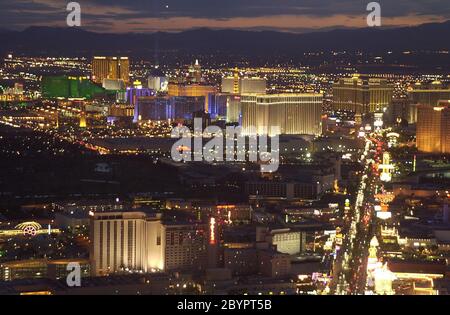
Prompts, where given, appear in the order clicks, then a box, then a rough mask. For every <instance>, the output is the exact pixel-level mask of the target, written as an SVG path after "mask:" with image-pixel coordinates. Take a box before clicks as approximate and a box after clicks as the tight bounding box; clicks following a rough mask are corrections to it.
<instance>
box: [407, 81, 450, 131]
mask: <svg viewBox="0 0 450 315" xmlns="http://www.w3.org/2000/svg"><path fill="white" fill-rule="evenodd" d="M449 99H450V87H448V86H446V85H444V84H442V82H440V81H433V82H431V83H425V84H422V83H419V82H418V83H415V84H413V85H411V86H409V87H408V100H409V106H410V109H409V119H408V122H410V123H416V122H417V120H418V118H417V115H418V106H419V105H426V106H430V107H435V106H438V102H439V101H440V100H449Z"/></svg>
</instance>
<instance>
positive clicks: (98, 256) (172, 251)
mask: <svg viewBox="0 0 450 315" xmlns="http://www.w3.org/2000/svg"><path fill="white" fill-rule="evenodd" d="M208 234H209V233H208V229H207V225H206V224H197V223H191V222H189V223H168V222H165V223H163V222H162V221H161V215H156V216H153V217H150V216H148V215H147V214H145V213H143V212H101V213H95V214H94V215H93V217H91V224H90V239H91V251H90V260H91V268H92V271H93V274H94V275H96V276H101V275H108V274H112V273H120V272H126V271H135V272H136V271H138V272H145V273H147V272H152V271H157V270H165V271H171V270H194V269H195V270H199V269H201V268H203V267H205V266H206V263H207V241H208Z"/></svg>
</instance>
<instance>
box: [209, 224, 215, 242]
mask: <svg viewBox="0 0 450 315" xmlns="http://www.w3.org/2000/svg"><path fill="white" fill-rule="evenodd" d="M209 244H211V245H214V244H216V219H214V218H211V220H210V221H209Z"/></svg>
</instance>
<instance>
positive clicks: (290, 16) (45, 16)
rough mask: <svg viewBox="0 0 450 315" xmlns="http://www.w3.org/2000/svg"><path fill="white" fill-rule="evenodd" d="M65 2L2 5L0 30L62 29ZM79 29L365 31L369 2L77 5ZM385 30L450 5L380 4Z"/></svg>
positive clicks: (430, 1) (440, 0) (439, 1)
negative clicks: (40, 27) (53, 27)
mask: <svg viewBox="0 0 450 315" xmlns="http://www.w3.org/2000/svg"><path fill="white" fill-rule="evenodd" d="M68 2H69V1H66V0H14V1H11V0H0V28H2V29H12V30H22V29H24V28H27V27H29V26H65V25H66V24H65V21H66V15H67V12H66V5H67V3H68ZM78 2H79V3H80V5H81V9H82V28H83V29H86V30H91V31H98V32H153V31H180V30H187V29H192V28H198V27H208V28H220V29H222V28H232V29H255V30H262V29H270V30H279V31H290V32H306V31H311V30H318V29H323V30H325V29H332V28H342V27H347V28H355V27H356V28H357V27H365V26H366V24H365V23H366V16H367V13H368V12H366V6H367V3H369V2H370V1H369V0H366V1H364V0H166V1H163V0H157V1H153V0H79V1H78ZM378 2H379V3H380V4H381V8H382V23H383V26H409V25H418V24H422V23H429V22H442V21H446V20H448V19H450V1H449V0H382V1H378Z"/></svg>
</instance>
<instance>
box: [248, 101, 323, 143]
mask: <svg viewBox="0 0 450 315" xmlns="http://www.w3.org/2000/svg"><path fill="white" fill-rule="evenodd" d="M322 102H323V95H322V94H314V93H311V94H272V95H255V94H253V95H250V94H249V95H242V96H241V106H242V128H243V132H244V134H254V133H255V132H256V133H257V134H269V135H274V131H273V130H272V129H273V127H279V128H280V131H281V134H308V135H320V134H321V133H322V126H321V115H322ZM252 127H255V128H256V130H254V131H252V130H251V128H252Z"/></svg>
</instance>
